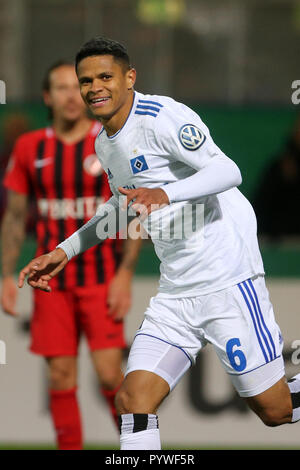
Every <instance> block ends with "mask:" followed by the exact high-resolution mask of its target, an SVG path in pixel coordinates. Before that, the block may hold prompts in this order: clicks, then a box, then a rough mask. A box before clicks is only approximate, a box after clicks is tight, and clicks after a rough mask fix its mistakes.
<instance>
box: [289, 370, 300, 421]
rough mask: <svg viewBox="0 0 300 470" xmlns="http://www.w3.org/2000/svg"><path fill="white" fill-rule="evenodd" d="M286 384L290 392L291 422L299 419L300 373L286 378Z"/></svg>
mask: <svg viewBox="0 0 300 470" xmlns="http://www.w3.org/2000/svg"><path fill="white" fill-rule="evenodd" d="M288 386H289V389H290V392H291V398H292V405H293V416H292V423H295V422H296V421H299V420H300V374H297V375H295V377H293V378H292V379H290V380H288Z"/></svg>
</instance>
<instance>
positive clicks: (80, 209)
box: [4, 122, 120, 289]
mask: <svg viewBox="0 0 300 470" xmlns="http://www.w3.org/2000/svg"><path fill="white" fill-rule="evenodd" d="M99 130H100V124H99V123H97V122H92V123H91V128H90V131H89V132H88V134H87V135H86V136H85V138H84V139H82V140H80V141H79V142H75V143H72V144H67V143H64V142H62V141H61V140H59V139H58V138H57V136H56V135H55V132H54V130H53V129H52V128H45V129H40V130H37V131H32V132H28V133H26V134H23V135H22V136H21V137H19V138H18V140H17V141H16V143H15V146H14V150H13V153H12V156H11V159H10V162H9V165H8V169H7V172H6V176H5V179H4V185H5V186H6V187H7V188H8V189H11V190H14V191H17V192H21V193H25V194H28V195H29V194H32V195H33V197H34V198H35V199H36V202H37V206H38V220H37V226H36V232H37V244H38V247H37V256H39V255H41V254H43V253H47V252H49V251H51V250H53V249H54V248H55V247H56V246H57V244H58V243H59V242H61V241H63V240H64V239H66V238H67V237H69V236H70V235H71V234H72V233H73V232H75V231H76V230H77V229H78V228H80V227H81V226H82V225H83V224H84V223H86V222H87V221H88V220H89V219H90V218H91V217H92V216H93V215H94V214H95V212H96V208H97V206H98V205H99V204H101V203H103V202H105V201H106V200H107V199H109V197H110V196H111V192H110V189H109V185H108V181H107V177H106V174H105V173H104V172H103V170H102V168H101V165H100V162H99V160H98V158H97V156H96V155H95V150H94V142H95V138H96V136H97V134H98V132H99ZM119 258H120V240H111V239H109V240H106V241H105V242H104V243H103V244H101V245H98V246H96V247H93V248H91V249H89V250H87V251H86V252H84V253H82V254H81V255H78V256H77V257H75V258H74V259H72V260H71V261H70V262H69V263H68V264H67V266H66V267H65V269H64V270H63V271H61V272H60V273H59V274H58V276H56V277H55V278H53V280H52V281H51V286H52V288H54V289H55V288H56V289H69V288H72V287H75V286H92V285H96V284H103V283H107V282H109V281H110V280H111V278H112V277H113V275H114V273H115V269H116V266H117V264H118V261H119Z"/></svg>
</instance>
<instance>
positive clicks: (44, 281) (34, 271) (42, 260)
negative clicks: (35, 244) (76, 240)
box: [18, 248, 68, 292]
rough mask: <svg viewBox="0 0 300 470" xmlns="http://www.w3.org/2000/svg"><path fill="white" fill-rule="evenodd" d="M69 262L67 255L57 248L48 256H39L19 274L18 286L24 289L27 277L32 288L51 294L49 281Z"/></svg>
mask: <svg viewBox="0 0 300 470" xmlns="http://www.w3.org/2000/svg"><path fill="white" fill-rule="evenodd" d="M67 262H68V258H67V255H66V253H65V252H64V250H62V249H61V248H56V249H55V250H53V251H50V253H47V254H46V255H42V256H39V257H38V258H35V259H33V260H32V261H30V263H28V264H27V266H25V268H23V269H22V271H21V272H20V274H19V282H18V286H19V287H23V285H24V281H25V278H26V277H27V283H28V284H29V285H30V286H31V287H34V288H35V289H40V290H43V291H45V292H51V287H50V286H49V281H50V280H51V279H52V278H53V277H54V276H55V275H56V274H57V273H59V272H60V271H61V270H62V269H63V268H64V267H65V265H66V264H67Z"/></svg>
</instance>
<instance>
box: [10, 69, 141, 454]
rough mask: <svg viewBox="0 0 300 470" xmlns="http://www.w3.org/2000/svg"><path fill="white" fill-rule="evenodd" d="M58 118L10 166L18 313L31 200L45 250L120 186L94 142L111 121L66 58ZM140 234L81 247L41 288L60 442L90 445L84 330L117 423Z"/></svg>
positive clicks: (47, 97)
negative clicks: (82, 399) (19, 269)
mask: <svg viewBox="0 0 300 470" xmlns="http://www.w3.org/2000/svg"><path fill="white" fill-rule="evenodd" d="M43 88H44V101H45V104H46V105H47V106H48V108H49V111H50V114H51V116H52V125H51V127H47V128H45V129H39V130H36V131H32V132H28V133H26V134H23V135H22V136H21V137H19V138H18V140H17V141H16V143H15V147H14V150H13V153H12V156H11V159H10V162H9V165H8V168H7V173H6V176H5V180H4V185H5V186H6V188H7V189H8V205H7V209H6V212H5V214H4V219H3V225H2V266H3V286H2V293H1V303H2V308H3V310H4V311H5V312H7V313H8V314H11V315H15V314H16V311H15V302H16V297H17V286H16V284H15V281H14V278H13V273H14V269H15V266H16V261H17V258H18V255H19V253H20V249H21V245H22V242H23V238H24V228H25V220H26V215H27V213H28V200H29V197H30V196H33V197H34V199H35V200H36V202H37V206H38V219H37V224H36V235H37V255H39V254H42V253H44V252H45V251H46V252H47V251H49V250H50V251H51V250H52V249H54V248H55V246H56V245H57V243H59V242H60V241H62V240H64V239H65V238H66V237H67V236H69V235H71V234H72V233H73V232H74V230H76V229H78V228H79V227H81V225H82V224H84V223H85V222H86V221H87V220H89V219H90V218H91V217H92V216H93V215H94V214H95V212H96V208H97V206H99V205H100V204H103V203H104V202H105V201H106V200H107V199H109V197H110V195H111V192H110V188H109V185H108V181H107V177H106V174H105V173H104V171H103V169H102V167H101V165H100V163H99V161H98V159H97V157H96V155H95V150H94V143H95V138H96V136H97V134H98V132H99V131H100V129H101V127H102V126H101V124H100V123H99V122H97V121H94V120H91V119H90V118H89V117H88V116H87V112H86V106H85V104H84V102H83V100H82V98H81V96H80V92H79V86H78V80H77V77H76V73H75V68H74V65H73V64H71V63H66V62H57V63H56V64H54V65H53V66H52V67H51V68H50V69H49V71H48V72H47V74H46V77H45V80H44V86H43ZM139 246H140V241H139V240H135V241H133V240H130V239H129V240H126V242H124V243H122V241H121V240H120V239H117V238H116V239H108V240H106V242H105V243H104V244H103V245H101V246H100V245H98V246H96V247H94V248H91V249H90V250H88V251H87V252H86V253H84V254H81V255H79V256H78V257H76V258H75V259H74V260H72V262H71V263H69V265H68V268H67V269H66V270H65V271H63V272H61V274H60V275H59V276H58V277H57V278H55V279H53V281H52V283H51V288H52V292H51V294H46V293H45V292H42V291H40V290H36V291H35V292H34V312H33V316H32V321H31V346H30V349H31V351H32V352H34V353H36V354H40V355H42V356H44V357H45V358H46V361H47V364H48V368H49V397H50V410H51V415H52V418H53V423H54V427H55V430H56V435H57V444H58V447H59V448H60V449H81V448H82V445H83V437H82V429H81V418H80V409H79V405H78V400H77V394H76V388H77V349H78V344H79V339H80V335H81V333H84V334H85V336H86V338H87V341H88V344H89V348H90V351H91V357H92V361H93V365H94V368H95V370H96V373H97V375H98V377H99V381H100V384H101V387H100V388H101V393H102V394H103V396H104V397H105V398H106V400H107V403H108V405H109V407H110V410H111V414H112V416H113V418H114V421H115V422H116V420H117V416H116V410H115V405H114V398H115V394H116V391H117V390H118V388H119V386H120V384H121V382H122V379H123V373H122V370H121V363H122V355H123V353H122V350H123V348H124V347H125V346H126V343H125V339H124V323H123V319H124V317H125V315H126V314H127V312H128V310H129V308H130V303H131V279H132V274H133V269H134V265H135V261H136V258H137V254H138V250H139Z"/></svg>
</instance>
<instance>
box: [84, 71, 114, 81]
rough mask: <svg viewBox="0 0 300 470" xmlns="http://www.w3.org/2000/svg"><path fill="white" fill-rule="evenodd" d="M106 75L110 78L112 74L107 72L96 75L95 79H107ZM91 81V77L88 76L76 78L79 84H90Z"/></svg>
mask: <svg viewBox="0 0 300 470" xmlns="http://www.w3.org/2000/svg"><path fill="white" fill-rule="evenodd" d="M108 75H110V76H112V75H113V72H111V71H107V72H101V73H99V74H98V75H96V78H104V77H107V76H108ZM92 80H93V78H92V77H88V76H82V77H79V78H78V81H79V83H84V82H91V81H92Z"/></svg>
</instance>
